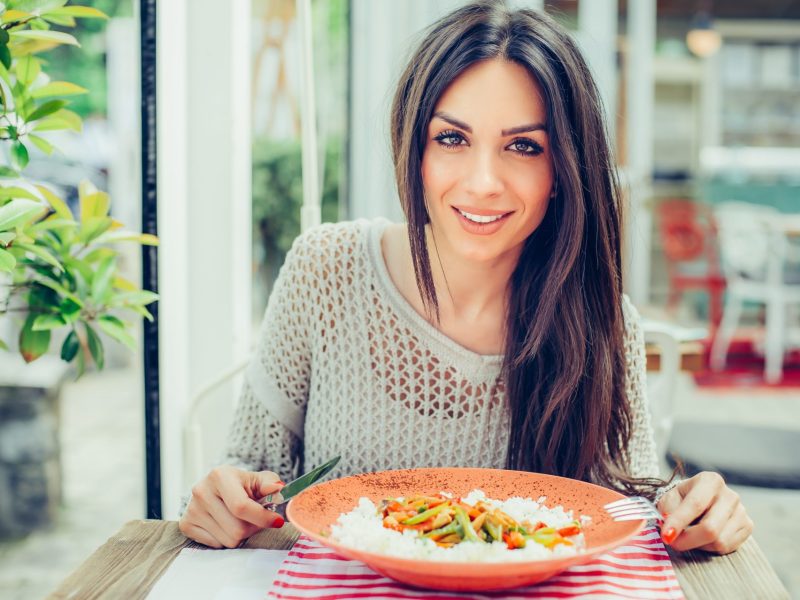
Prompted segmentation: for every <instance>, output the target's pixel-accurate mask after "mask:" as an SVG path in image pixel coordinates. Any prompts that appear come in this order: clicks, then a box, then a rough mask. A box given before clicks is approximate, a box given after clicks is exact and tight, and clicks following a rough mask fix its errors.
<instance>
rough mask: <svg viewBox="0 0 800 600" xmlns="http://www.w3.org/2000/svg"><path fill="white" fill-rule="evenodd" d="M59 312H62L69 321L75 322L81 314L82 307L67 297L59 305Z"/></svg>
mask: <svg viewBox="0 0 800 600" xmlns="http://www.w3.org/2000/svg"><path fill="white" fill-rule="evenodd" d="M58 312H59V313H61V316H62V317H64V320H65V321H66V322H67V323H74V322H75V321H77V320H78V317H80V316H81V307H80V306H78V305H77V304H75V303H74V302H73V301H72V300H70V299H69V298H65V299H64V300H62V301H61V304H59V305H58Z"/></svg>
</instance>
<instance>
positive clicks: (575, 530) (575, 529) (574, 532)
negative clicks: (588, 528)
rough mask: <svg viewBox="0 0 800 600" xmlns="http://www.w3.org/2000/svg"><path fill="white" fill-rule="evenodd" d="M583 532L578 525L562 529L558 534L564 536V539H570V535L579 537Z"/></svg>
mask: <svg viewBox="0 0 800 600" xmlns="http://www.w3.org/2000/svg"><path fill="white" fill-rule="evenodd" d="M580 532H581V528H580V527H578V526H577V525H570V526H569V527H562V528H561V529H559V530H558V533H559V534H561V535H563V536H564V537H568V536H570V535H578V534H579V533H580Z"/></svg>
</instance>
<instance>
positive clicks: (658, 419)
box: [644, 326, 681, 460]
mask: <svg viewBox="0 0 800 600" xmlns="http://www.w3.org/2000/svg"><path fill="white" fill-rule="evenodd" d="M644 339H645V342H646V343H647V344H652V345H655V346H658V349H659V354H660V358H661V361H660V367H659V370H658V372H657V373H648V375H647V398H648V403H649V405H650V418H651V422H652V424H653V433H654V434H655V442H656V452H657V453H658V458H659V460H661V459H663V458H664V455H665V454H666V451H667V444H668V443H669V437H670V434H671V433H672V422H673V413H674V404H675V390H676V388H677V383H678V375H679V374H680V367H681V355H680V349H679V346H678V340H677V339H676V338H675V336H674V335H672V334H671V333H670V332H669V331H667V330H664V329H662V330H659V329H649V328H647V327H646V326H645V327H644Z"/></svg>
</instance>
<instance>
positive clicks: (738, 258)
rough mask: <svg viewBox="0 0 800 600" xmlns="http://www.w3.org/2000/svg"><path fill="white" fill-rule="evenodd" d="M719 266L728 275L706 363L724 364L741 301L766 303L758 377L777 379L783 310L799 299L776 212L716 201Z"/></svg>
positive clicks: (780, 373) (780, 367) (783, 337)
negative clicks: (762, 364) (762, 359)
mask: <svg viewBox="0 0 800 600" xmlns="http://www.w3.org/2000/svg"><path fill="white" fill-rule="evenodd" d="M714 217H715V219H716V221H717V230H718V235H719V246H720V257H721V259H722V269H723V273H724V274H725V277H726V279H727V281H728V286H727V296H726V300H725V309H724V311H723V316H722V323H721V325H720V328H719V331H718V332H717V336H716V337H715V339H714V344H713V346H712V348H711V368H712V369H714V370H716V371H719V370H721V369H722V368H723V367H724V366H725V360H726V356H727V353H728V348H729V346H730V342H731V339H732V337H733V334H734V333H735V331H736V328H737V327H738V325H739V319H740V318H741V313H742V307H743V304H744V303H745V302H758V303H762V304H764V305H765V306H766V321H767V323H766V336H765V369H764V378H765V379H766V381H767V382H769V383H777V382H778V381H780V380H781V378H782V376H783V355H784V352H785V351H786V347H787V340H788V336H787V335H786V330H787V325H788V323H787V314H788V312H789V308H790V307H791V306H792V305H796V304H800V278H796V277H791V276H789V273H790V270H789V269H788V268H787V267H789V265H790V262H789V258H790V255H791V254H792V251H791V248H790V244H789V241H788V239H787V237H786V235H785V233H784V232H783V231H781V228H780V220H781V214H780V213H779V212H778V211H777V210H775V209H773V208H770V207H766V206H759V205H755V204H749V203H746V202H725V203H722V204H720V205H718V206H717V207H716V209H715V210H714Z"/></svg>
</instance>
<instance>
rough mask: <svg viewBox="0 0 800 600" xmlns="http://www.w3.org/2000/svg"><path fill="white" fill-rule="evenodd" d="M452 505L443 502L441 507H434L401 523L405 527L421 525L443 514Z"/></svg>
mask: <svg viewBox="0 0 800 600" xmlns="http://www.w3.org/2000/svg"><path fill="white" fill-rule="evenodd" d="M449 505H450V504H449V503H448V502H442V503H441V504H440V505H439V506H434V507H433V508H429V509H428V510H426V511H425V512H421V513H419V514H418V515H414V516H413V517H409V518H408V519H406V520H405V521H401V523H402V524H403V525H418V524H419V523H424V522H425V521H427V520H428V519H430V518H431V517H434V516H436V515H438V514H439V513H440V512H442V511H443V510H444V509H445V508H447V507H448V506H449Z"/></svg>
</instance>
